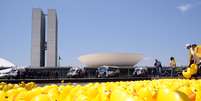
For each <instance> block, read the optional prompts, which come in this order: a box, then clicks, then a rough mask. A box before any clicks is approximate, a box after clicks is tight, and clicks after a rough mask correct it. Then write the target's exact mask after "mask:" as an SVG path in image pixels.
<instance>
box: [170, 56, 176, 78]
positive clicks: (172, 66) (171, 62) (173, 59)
mask: <svg viewBox="0 0 201 101" xmlns="http://www.w3.org/2000/svg"><path fill="white" fill-rule="evenodd" d="M170 67H171V76H172V75H173V73H174V71H175V68H176V61H175V58H174V57H170Z"/></svg>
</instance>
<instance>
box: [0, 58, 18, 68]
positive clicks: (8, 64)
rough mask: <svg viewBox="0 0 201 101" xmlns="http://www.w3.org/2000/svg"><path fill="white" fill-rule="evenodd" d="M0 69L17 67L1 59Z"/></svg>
mask: <svg viewBox="0 0 201 101" xmlns="http://www.w3.org/2000/svg"><path fill="white" fill-rule="evenodd" d="M0 67H15V65H14V64H13V63H12V62H10V61H8V60H6V59H3V58H0Z"/></svg>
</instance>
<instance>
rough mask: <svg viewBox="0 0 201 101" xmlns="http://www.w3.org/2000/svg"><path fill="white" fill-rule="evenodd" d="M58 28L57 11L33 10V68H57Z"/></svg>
mask: <svg viewBox="0 0 201 101" xmlns="http://www.w3.org/2000/svg"><path fill="white" fill-rule="evenodd" d="M57 27H58V23H57V14H56V10H55V9H48V14H44V12H43V11H42V10H41V9H40V8H33V11H32V36H31V37H32V42H31V44H32V45H31V67H57V32H58V31H57Z"/></svg>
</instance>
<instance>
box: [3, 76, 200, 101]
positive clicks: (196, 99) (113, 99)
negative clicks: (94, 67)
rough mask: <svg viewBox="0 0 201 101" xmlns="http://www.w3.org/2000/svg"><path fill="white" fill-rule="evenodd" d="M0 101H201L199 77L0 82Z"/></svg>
mask: <svg viewBox="0 0 201 101" xmlns="http://www.w3.org/2000/svg"><path fill="white" fill-rule="evenodd" d="M0 101H201V80H187V79H159V80H143V81H124V82H123V81H122V82H105V83H87V84H82V85H79V84H76V85H74V84H64V83H63V84H60V85H56V84H49V85H44V86H37V85H36V84H35V83H33V82H29V83H24V82H21V83H20V84H6V83H3V82H2V83H0Z"/></svg>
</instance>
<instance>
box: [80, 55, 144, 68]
mask: <svg viewBox="0 0 201 101" xmlns="http://www.w3.org/2000/svg"><path fill="white" fill-rule="evenodd" d="M142 59H143V54H138V53H95V54H87V55H82V56H80V57H79V61H80V62H81V63H82V64H84V65H86V67H90V68H97V67H98V66H103V65H107V66H119V67H120V68H124V67H125V68H127V67H133V66H134V65H136V64H137V63H138V62H139V61H140V60H142Z"/></svg>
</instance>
